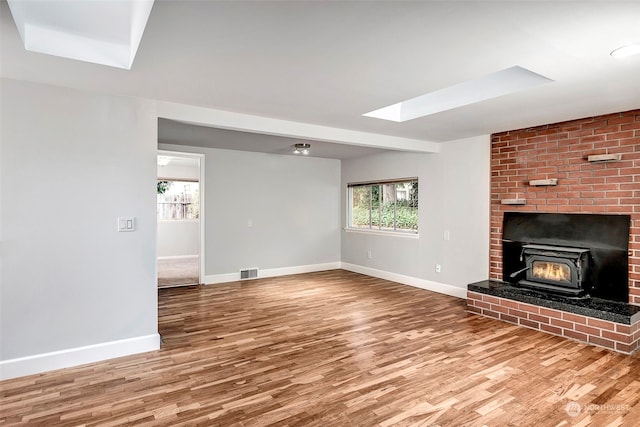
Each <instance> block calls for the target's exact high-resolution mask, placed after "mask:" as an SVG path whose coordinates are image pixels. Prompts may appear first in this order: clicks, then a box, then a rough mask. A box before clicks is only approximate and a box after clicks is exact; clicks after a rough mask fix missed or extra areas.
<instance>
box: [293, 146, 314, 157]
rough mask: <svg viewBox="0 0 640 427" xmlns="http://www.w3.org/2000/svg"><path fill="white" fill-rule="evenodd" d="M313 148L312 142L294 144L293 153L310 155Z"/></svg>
mask: <svg viewBox="0 0 640 427" xmlns="http://www.w3.org/2000/svg"><path fill="white" fill-rule="evenodd" d="M310 148H311V144H307V143H300V144H294V145H293V154H304V155H305V156H307V155H309V149H310Z"/></svg>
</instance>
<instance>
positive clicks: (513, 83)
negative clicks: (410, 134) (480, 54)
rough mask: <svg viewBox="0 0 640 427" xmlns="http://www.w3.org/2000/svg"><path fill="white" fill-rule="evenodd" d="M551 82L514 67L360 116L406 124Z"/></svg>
mask: <svg viewBox="0 0 640 427" xmlns="http://www.w3.org/2000/svg"><path fill="white" fill-rule="evenodd" d="M552 81H553V80H551V79H549V78H547V77H544V76H542V75H540V74H537V73H534V72H533V71H529V70H527V69H526V68H522V67H519V66H514V67H510V68H506V69H504V70H501V71H498V72H495V73H492V74H488V75H486V76H483V77H480V78H477V79H475V80H469V81H467V82H463V83H460V84H457V85H453V86H449V87H446V88H444V89H440V90H436V91H435V92H430V93H427V94H425V95H421V96H418V97H416V98H411V99H409V100H407V101H403V102H399V103H397V104H393V105H389V106H388V107H384V108H380V109H378V110H375V111H371V112H369V113H366V114H363V116H367V117H375V118H378V119H384V120H391V121H394V122H405V121H407V120H411V119H415V118H418V117H424V116H428V115H431V114H435V113H440V112H442V111H447V110H452V109H454V108H458V107H462V106H465V105H470V104H475V103H478V102H480V101H486V100H487V99H493V98H497V97H499V96H503V95H509V94H512V93H515V92H518V91H521V90H524V89H528V88H530V87H533V86H538V85H541V84H544V83H549V82H552Z"/></svg>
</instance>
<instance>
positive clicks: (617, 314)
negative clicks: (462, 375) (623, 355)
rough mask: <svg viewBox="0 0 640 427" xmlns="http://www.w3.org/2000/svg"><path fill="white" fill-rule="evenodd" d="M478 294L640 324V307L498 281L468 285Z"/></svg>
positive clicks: (623, 322)
mask: <svg viewBox="0 0 640 427" xmlns="http://www.w3.org/2000/svg"><path fill="white" fill-rule="evenodd" d="M467 289H468V290H469V291H472V292H477V293H479V294H485V295H492V296H495V297H498V298H506V299H510V300H514V301H518V302H524V303H527V304H532V305H537V306H540V307H545V308H551V309H555V310H561V311H566V312H568V313H573V314H581V315H583V316H588V317H594V318H596V319H602V320H609V321H611V322H616V323H622V324H625V325H632V324H634V323H636V322H637V321H640V306H637V305H633V304H625V303H621V302H615V301H607V300H603V299H599V298H590V297H586V298H571V297H565V296H562V295H549V294H544V293H541V292H538V291H535V290H533V289H526V288H519V287H517V286H513V285H511V284H509V283H505V282H501V281H499V280H483V281H481V282H476V283H471V284H469V285H467Z"/></svg>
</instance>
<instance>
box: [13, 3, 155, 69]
mask: <svg viewBox="0 0 640 427" xmlns="http://www.w3.org/2000/svg"><path fill="white" fill-rule="evenodd" d="M7 1H8V3H9V8H10V9H11V15H12V16H13V20H14V21H15V23H16V26H17V28H18V32H19V33H20V37H21V38H22V41H23V43H24V48H25V49H26V50H28V51H31V52H38V53H44V54H48V55H55V56H61V57H63V58H71V59H77V60H79V61H86V62H92V63H95V64H102V65H109V66H112V67H118V68H126V69H130V68H131V66H132V64H133V60H134V58H135V55H136V52H137V51H138V45H139V44H140V40H141V39H142V33H143V32H144V28H145V26H146V24H147V19H148V18H149V14H150V13H151V8H152V7H153V1H154V0H122V1H60V0H49V1H24V0H7Z"/></svg>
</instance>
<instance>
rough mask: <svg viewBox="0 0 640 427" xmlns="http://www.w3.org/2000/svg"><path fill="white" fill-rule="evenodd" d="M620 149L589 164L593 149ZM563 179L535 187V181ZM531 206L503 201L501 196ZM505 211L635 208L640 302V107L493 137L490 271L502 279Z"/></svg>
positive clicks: (634, 296) (633, 270) (635, 298)
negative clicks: (602, 160)
mask: <svg viewBox="0 0 640 427" xmlns="http://www.w3.org/2000/svg"><path fill="white" fill-rule="evenodd" d="M606 153H608V154H618V153H620V154H622V160H621V161H619V162H605V163H590V162H588V161H587V156H589V155H592V154H606ZM547 178H558V185H557V186H551V187H535V186H530V185H529V184H528V183H529V181H530V180H534V179H547ZM515 198H523V199H526V205H502V204H501V203H500V201H501V200H502V199H515ZM505 211H521V212H558V213H566V212H570V213H603V214H604V213H606V214H630V215H631V233H630V234H631V235H630V241H629V251H630V256H629V302H630V303H633V304H638V305H640V110H633V111H627V112H624V113H615V114H608V115H605V116H597V117H590V118H586V119H580V120H573V121H569V122H563V123H555V124H550V125H544V126H538V127H534V128H527V129H519V130H512V131H508V132H502V133H497V134H494V135H492V136H491V243H490V246H491V247H490V250H491V253H490V268H489V269H490V277H491V278H492V279H499V280H500V279H502V249H501V238H502V217H503V213H504V212H505Z"/></svg>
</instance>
